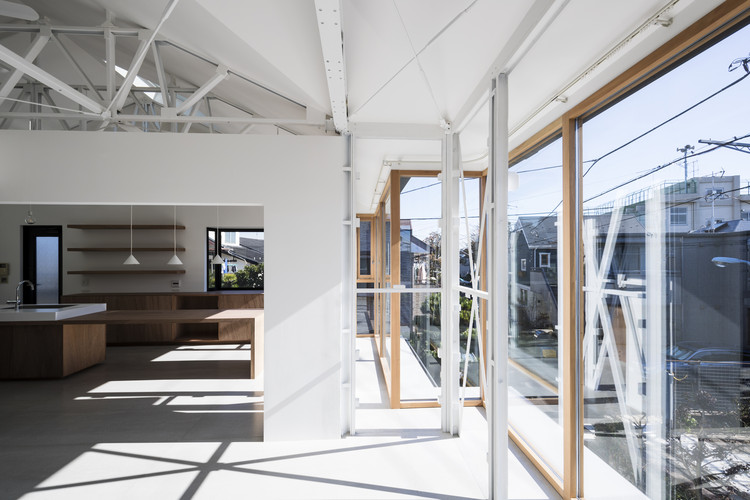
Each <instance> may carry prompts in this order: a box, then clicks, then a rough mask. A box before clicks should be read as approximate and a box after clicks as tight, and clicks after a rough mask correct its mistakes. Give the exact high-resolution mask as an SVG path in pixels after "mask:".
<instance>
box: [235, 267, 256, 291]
mask: <svg viewBox="0 0 750 500" xmlns="http://www.w3.org/2000/svg"><path fill="white" fill-rule="evenodd" d="M235 276H236V277H237V286H238V287H240V288H249V289H251V290H263V263H262V262H261V263H260V264H250V265H249V266H245V267H244V268H243V269H240V270H239V271H237V272H236V273H235Z"/></svg>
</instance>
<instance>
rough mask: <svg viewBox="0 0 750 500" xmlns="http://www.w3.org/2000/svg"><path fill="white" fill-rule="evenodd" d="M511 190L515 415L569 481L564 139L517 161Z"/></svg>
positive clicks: (519, 430) (518, 428) (511, 413)
mask: <svg viewBox="0 0 750 500" xmlns="http://www.w3.org/2000/svg"><path fill="white" fill-rule="evenodd" d="M510 176H512V177H517V179H518V182H517V183H513V184H517V188H516V189H515V190H512V191H510V192H509V193H508V252H509V255H508V264H509V269H508V277H509V280H508V287H509V290H508V297H509V318H508V319H509V321H508V324H509V330H510V331H509V336H508V358H509V359H508V377H509V378H508V381H509V394H508V404H509V407H508V421H509V423H510V426H511V428H512V429H513V431H514V432H515V433H516V435H517V436H518V438H519V439H521V440H523V442H524V443H525V444H526V445H527V446H529V447H530V448H531V449H533V450H534V452H535V453H536V454H537V455H538V456H539V457H540V458H541V459H542V460H543V461H544V462H545V464H546V466H547V467H548V468H549V469H550V470H551V471H553V473H554V474H556V475H557V476H558V479H559V480H560V481H562V474H563V430H562V426H563V424H564V422H563V419H562V415H563V413H562V409H563V407H562V385H561V384H562V373H561V369H562V363H561V362H560V356H561V354H562V339H563V332H562V331H561V328H560V322H559V314H558V269H557V260H558V259H557V255H558V241H559V236H558V234H559V233H560V231H561V228H560V225H559V224H558V219H559V218H558V214H559V211H560V208H561V204H560V203H559V202H560V200H562V188H561V182H560V180H561V178H562V141H561V140H560V139H558V140H555V141H554V142H552V143H551V144H549V145H547V146H546V147H544V148H542V149H540V150H539V151H537V152H536V153H534V154H533V155H531V156H529V157H528V158H526V159H524V160H523V161H520V162H518V163H515V164H514V165H512V166H511V169H510Z"/></svg>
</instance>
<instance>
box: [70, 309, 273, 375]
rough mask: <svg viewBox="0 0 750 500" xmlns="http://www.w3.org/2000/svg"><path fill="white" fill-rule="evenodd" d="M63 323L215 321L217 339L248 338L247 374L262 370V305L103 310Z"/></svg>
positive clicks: (106, 323)
mask: <svg viewBox="0 0 750 500" xmlns="http://www.w3.org/2000/svg"><path fill="white" fill-rule="evenodd" d="M65 323H69V324H94V323H99V324H105V325H144V324H149V325H152V324H154V325H156V324H206V323H216V324H218V326H219V329H218V338H217V339H216V340H217V341H219V342H250V359H251V362H250V378H255V377H256V375H260V374H261V373H263V309H177V310H146V311H137V310H132V311H131V310H128V311H103V312H99V313H94V314H87V315H86V316H79V317H77V318H71V319H70V320H66V321H65ZM198 341H200V339H198ZM191 342H192V343H194V342H196V341H195V340H193V341H189V340H188V341H185V343H191Z"/></svg>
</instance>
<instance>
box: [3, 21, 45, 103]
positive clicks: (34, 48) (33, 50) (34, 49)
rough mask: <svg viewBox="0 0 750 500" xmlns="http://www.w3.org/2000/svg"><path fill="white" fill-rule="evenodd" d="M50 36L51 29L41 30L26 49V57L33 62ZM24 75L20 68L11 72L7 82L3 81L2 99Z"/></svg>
mask: <svg viewBox="0 0 750 500" xmlns="http://www.w3.org/2000/svg"><path fill="white" fill-rule="evenodd" d="M50 36H51V32H50V31H49V30H46V31H40V32H39V35H38V36H37V37H36V39H35V40H34V43H32V44H31V47H29V50H28V51H26V55H25V56H24V59H25V60H26V61H28V62H30V63H33V62H34V60H35V59H36V58H37V56H38V55H39V54H40V53H41V52H42V49H43V48H44V47H45V46H46V45H47V42H48V41H49V38H50ZM22 77H23V71H21V70H20V69H15V70H13V73H11V74H10V76H9V77H8V79H7V80H6V81H5V83H3V86H2V88H0V99H5V98H6V97H8V96H9V95H10V93H11V92H12V91H13V89H14V88H15V86H16V84H17V83H18V82H19V81H20V80H21V78H22Z"/></svg>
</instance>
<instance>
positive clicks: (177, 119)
mask: <svg viewBox="0 0 750 500" xmlns="http://www.w3.org/2000/svg"><path fill="white" fill-rule="evenodd" d="M31 104H34V103H31ZM83 117H87V118H99V119H100V120H104V119H108V118H107V116H106V115H105V116H103V115H102V114H100V113H88V112H85V111H84V112H81V113H63V114H59V115H57V114H54V113H30V112H26V111H19V112H12V113H11V112H9V111H3V112H0V118H12V119H32V118H39V119H54V120H59V119H60V118H64V119H66V120H67V119H71V120H73V119H74V120H80V119H81V118H83ZM110 121H111V122H112V123H117V122H128V121H139V122H151V123H188V122H192V123H246V124H253V125H324V123H322V122H311V121H308V120H305V119H294V118H253V117H249V116H248V117H243V116H185V115H180V116H160V115H117V117H116V118H115V119H113V120H110Z"/></svg>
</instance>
